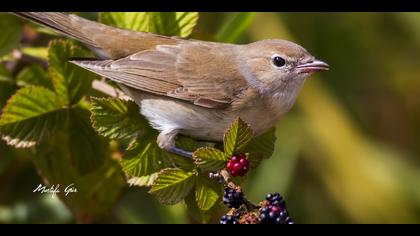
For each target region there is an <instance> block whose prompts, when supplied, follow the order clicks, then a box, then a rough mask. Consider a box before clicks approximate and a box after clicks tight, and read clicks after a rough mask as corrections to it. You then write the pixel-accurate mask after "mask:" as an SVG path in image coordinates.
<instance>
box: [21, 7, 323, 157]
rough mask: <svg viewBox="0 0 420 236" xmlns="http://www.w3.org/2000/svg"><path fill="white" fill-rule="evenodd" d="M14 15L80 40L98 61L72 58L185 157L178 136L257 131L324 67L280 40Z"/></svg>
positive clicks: (52, 15) (162, 142)
mask: <svg viewBox="0 0 420 236" xmlns="http://www.w3.org/2000/svg"><path fill="white" fill-rule="evenodd" d="M15 14H17V15H19V16H21V17H24V18H27V19H30V20H33V21H35V22H37V23H40V24H42V25H45V26H48V27H50V28H52V29H54V30H56V31H58V32H60V33H62V34H64V35H67V36H69V37H71V38H74V39H76V40H79V41H81V42H83V43H84V44H86V45H87V46H88V47H89V48H90V49H91V50H92V51H94V52H95V53H96V54H97V55H98V57H99V58H100V59H98V60H76V61H72V62H73V63H75V64H77V65H79V66H81V67H83V68H85V69H87V70H90V71H92V72H94V73H96V74H99V75H101V76H103V77H106V78H109V79H110V80H113V81H115V82H117V83H118V84H119V86H120V87H121V88H122V90H123V91H124V92H125V93H126V94H127V95H128V96H130V97H131V98H132V99H133V100H134V101H135V102H136V103H137V104H138V105H139V107H140V112H141V114H143V115H144V116H145V117H146V118H147V119H148V120H149V122H150V124H151V126H152V127H154V128H155V129H157V130H159V132H160V134H159V136H158V138H157V143H158V145H159V146H160V147H161V148H163V149H166V150H168V151H171V152H175V153H178V154H181V155H184V156H191V153H189V152H186V151H184V150H181V149H179V148H177V147H175V138H176V136H177V135H178V134H184V135H187V136H190V137H193V138H197V139H200V140H208V141H222V140H223V134H224V132H225V130H226V129H227V128H228V126H229V125H230V123H231V122H232V121H233V120H234V119H235V118H236V117H241V118H242V119H243V120H244V121H246V122H247V123H248V124H250V125H251V127H252V129H253V131H254V135H259V134H262V133H263V132H265V131H267V130H268V129H270V128H271V127H273V126H274V125H275V124H276V122H277V121H278V120H279V118H280V117H281V116H282V115H283V114H285V113H286V112H287V111H289V110H290V108H291V107H292V105H293V104H294V102H295V99H296V96H297V94H298V93H299V90H300V89H301V87H302V85H303V83H304V81H305V79H306V78H307V77H308V76H309V75H310V74H312V73H313V72H317V71H324V70H328V69H329V66H328V65H327V64H326V63H325V62H322V61H319V60H316V59H315V58H314V57H313V56H312V55H311V54H309V53H308V51H307V50H306V49H304V48H303V47H301V46H299V45H297V44H295V43H292V42H289V41H286V40H278V39H268V40H262V41H258V42H255V43H250V44H246V45H235V44H226V43H215V42H206V41H198V40H191V39H190V40H188V39H181V38H175V37H167V36H162V35H157V34H152V33H143V32H135V31H130V30H124V29H118V28H115V27H110V26H107V25H104V24H101V23H98V22H94V21H90V20H86V19H83V18H81V17H78V16H76V15H69V14H65V13H53V12H45V13H43V12H26V13H25V12H20V13H15Z"/></svg>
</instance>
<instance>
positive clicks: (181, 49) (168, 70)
mask: <svg viewBox="0 0 420 236" xmlns="http://www.w3.org/2000/svg"><path fill="white" fill-rule="evenodd" d="M232 47H233V46H230V45H223V46H215V45H212V44H211V43H204V42H198V41H193V42H189V43H185V44H179V45H159V46H157V47H156V48H155V49H153V50H146V51H142V52H138V53H135V54H132V55H130V56H128V57H125V58H122V59H118V60H102V61H73V62H74V63H76V64H78V65H79V66H81V67H84V68H86V69H88V70H91V71H93V72H95V73H97V74H99V75H102V76H104V77H107V78H109V79H111V80H113V81H115V82H117V83H122V84H125V85H127V86H129V87H132V88H135V89H139V90H143V91H146V92H151V93H155V94H159V95H164V96H169V97H172V98H177V99H181V100H185V101H189V102H192V103H194V104H196V105H199V106H203V107H207V108H225V107H227V106H228V105H229V104H231V103H232V101H233V100H234V99H235V98H237V97H239V96H240V95H241V93H242V92H243V91H244V90H246V89H247V88H248V82H247V81H246V79H245V78H244V77H243V75H242V74H241V73H240V72H239V71H238V70H237V69H236V65H235V63H234V60H235V58H234V52H233V49H232Z"/></svg>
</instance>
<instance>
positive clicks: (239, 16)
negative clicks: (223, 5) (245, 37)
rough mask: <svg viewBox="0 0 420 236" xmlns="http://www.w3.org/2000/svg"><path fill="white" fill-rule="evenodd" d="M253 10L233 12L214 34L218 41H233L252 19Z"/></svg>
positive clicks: (253, 16)
mask: <svg viewBox="0 0 420 236" xmlns="http://www.w3.org/2000/svg"><path fill="white" fill-rule="evenodd" d="M255 15H256V13H255V12H239V13H235V15H234V16H233V17H231V18H230V19H229V20H228V21H227V22H226V23H225V24H224V25H223V27H222V28H220V30H219V32H218V33H217V35H216V38H217V40H218V41H220V42H225V43H235V42H236V41H237V40H238V38H239V36H240V35H241V34H242V33H243V32H244V31H245V30H246V29H247V28H248V27H249V26H250V25H251V23H252V22H253V21H254V18H255Z"/></svg>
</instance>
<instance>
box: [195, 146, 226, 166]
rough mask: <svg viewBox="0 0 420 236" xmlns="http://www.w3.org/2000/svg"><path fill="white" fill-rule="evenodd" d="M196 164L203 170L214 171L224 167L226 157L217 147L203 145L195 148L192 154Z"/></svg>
mask: <svg viewBox="0 0 420 236" xmlns="http://www.w3.org/2000/svg"><path fill="white" fill-rule="evenodd" d="M193 157H194V161H195V163H196V165H197V166H198V167H199V168H200V169H201V170H203V171H216V170H220V169H223V168H225V167H226V161H227V160H228V157H227V156H226V154H225V153H224V152H222V151H220V150H219V149H216V148H212V147H203V148H199V149H197V150H196V151H195V152H194V154H193Z"/></svg>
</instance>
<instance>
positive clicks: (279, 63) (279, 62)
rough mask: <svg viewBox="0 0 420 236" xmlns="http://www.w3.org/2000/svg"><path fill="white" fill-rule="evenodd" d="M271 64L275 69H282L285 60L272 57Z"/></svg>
mask: <svg viewBox="0 0 420 236" xmlns="http://www.w3.org/2000/svg"><path fill="white" fill-rule="evenodd" d="M273 64H274V65H275V66H277V67H282V66H284V65H285V64H286V60H284V59H283V58H281V57H279V56H274V57H273Z"/></svg>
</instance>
